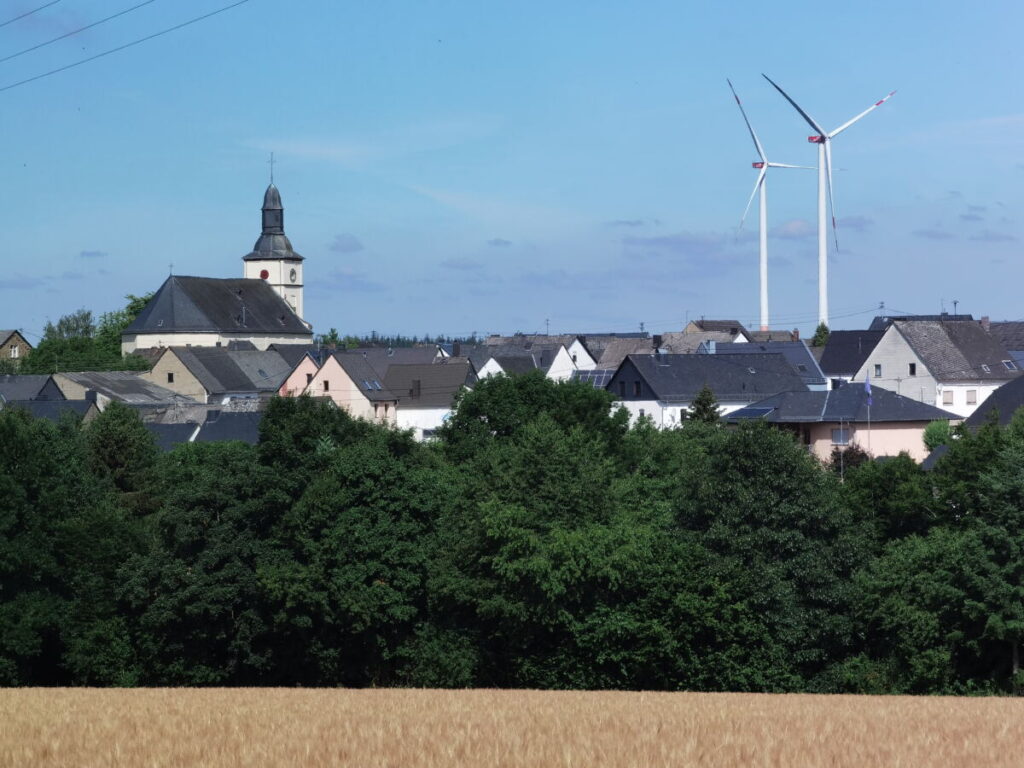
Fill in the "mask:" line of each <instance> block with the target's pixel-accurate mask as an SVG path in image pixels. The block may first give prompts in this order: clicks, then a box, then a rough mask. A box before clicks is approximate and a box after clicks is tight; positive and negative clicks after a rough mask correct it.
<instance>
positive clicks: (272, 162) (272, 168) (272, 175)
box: [267, 152, 274, 184]
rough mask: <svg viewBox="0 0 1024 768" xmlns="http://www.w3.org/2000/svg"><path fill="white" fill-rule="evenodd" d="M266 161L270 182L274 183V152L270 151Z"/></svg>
mask: <svg viewBox="0 0 1024 768" xmlns="http://www.w3.org/2000/svg"><path fill="white" fill-rule="evenodd" d="M267 163H268V164H269V165H270V183H271V184H273V183H274V153H273V152H271V153H270V159H269V160H267Z"/></svg>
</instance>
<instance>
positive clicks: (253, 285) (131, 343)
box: [121, 182, 313, 355]
mask: <svg viewBox="0 0 1024 768" xmlns="http://www.w3.org/2000/svg"><path fill="white" fill-rule="evenodd" d="M303 261H304V258H303V257H302V256H300V255H299V254H298V253H296V252H295V250H293V249H292V244H291V241H290V240H289V239H288V236H287V235H285V233H284V207H283V206H282V205H281V193H280V192H278V190H277V187H275V186H274V184H273V182H271V184H270V186H269V187H267V191H266V193H265V194H264V195H263V232H262V234H260V236H259V239H258V240H256V245H255V246H254V247H253V249H252V251H251V252H250V253H248V254H246V255H245V256H243V257H242V264H243V272H242V275H243V276H242V277H240V278H215V277H186V276H181V275H171V276H170V277H168V278H167V280H165V281H164V284H163V285H161V286H160V289H159V290H158V291H157V292H156V293H155V294H154V296H153V298H152V299H150V300H149V302H148V303H147V304H146V306H145V307H144V308H143V309H142V311H141V312H140V313H139V316H138V317H136V318H135V320H134V321H133V322H132V323H131V324H130V325H129V326H128V327H127V328H125V330H124V332H123V333H122V334H121V353H122V354H126V355H127V354H131V353H133V352H137V351H141V350H147V349H156V348H160V347H173V346H182V347H185V346H196V347H220V346H228V345H229V344H231V343H232V342H235V343H238V342H248V343H251V344H252V345H253V346H255V347H256V349H267V348H268V347H269V346H270V345H271V344H311V343H312V341H313V330H312V326H311V325H310V324H309V323H307V322H305V321H304V320H303V319H302V313H303V303H302V288H303V275H302V267H303V264H302V263H303Z"/></svg>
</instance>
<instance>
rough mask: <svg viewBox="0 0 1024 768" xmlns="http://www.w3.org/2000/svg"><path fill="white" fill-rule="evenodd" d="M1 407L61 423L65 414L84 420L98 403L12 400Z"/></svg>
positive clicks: (88, 401)
mask: <svg viewBox="0 0 1024 768" xmlns="http://www.w3.org/2000/svg"><path fill="white" fill-rule="evenodd" d="M0 407H8V408H21V409H23V410H26V411H28V412H29V413H31V414H32V415H33V416H34V417H35V418H37V419H47V420H49V421H60V419H61V417H62V416H63V415H64V414H65V413H72V414H74V415H75V416H77V417H78V418H82V417H83V416H85V415H86V414H87V413H88V412H89V409H90V408H95V407H96V403H94V402H92V401H90V400H10V401H8V402H7V403H6V404H5V406H0Z"/></svg>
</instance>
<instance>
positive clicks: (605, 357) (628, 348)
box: [596, 336, 654, 368]
mask: <svg viewBox="0 0 1024 768" xmlns="http://www.w3.org/2000/svg"><path fill="white" fill-rule="evenodd" d="M653 343H654V342H653V340H652V339H651V338H650V337H643V336H641V337H639V338H635V337H634V338H623V339H612V340H610V341H609V342H608V343H607V344H606V345H605V347H604V349H603V350H602V351H601V357H600V359H596V362H597V367H598V368H618V367H619V366H620V365H622V361H623V360H625V359H626V358H627V357H629V356H630V355H638V354H643V353H650V352H653V347H652V344H653Z"/></svg>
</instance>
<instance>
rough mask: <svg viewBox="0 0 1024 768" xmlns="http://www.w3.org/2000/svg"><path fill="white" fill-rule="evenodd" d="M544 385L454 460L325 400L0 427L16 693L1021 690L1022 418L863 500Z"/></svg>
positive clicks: (487, 421) (3, 674)
mask: <svg viewBox="0 0 1024 768" xmlns="http://www.w3.org/2000/svg"><path fill="white" fill-rule="evenodd" d="M610 402H611V398H610V396H609V395H608V394H607V393H606V392H603V391H598V390H594V389H591V388H588V387H586V386H585V385H580V384H575V383H557V384H556V383H552V382H550V381H548V380H546V379H545V378H543V377H542V376H540V375H528V376H523V377H518V378H512V379H509V378H504V377H498V378H493V379H488V380H485V381H483V382H481V383H480V384H479V386H478V387H477V388H476V389H475V391H473V392H472V393H469V394H467V395H465V396H464V398H463V400H462V402H461V405H460V407H459V409H458V411H457V414H456V415H455V416H454V417H453V418H452V419H451V420H449V421H448V422H447V423H446V425H445V427H444V428H443V429H442V430H441V433H442V434H441V439H440V440H438V441H437V442H436V443H433V444H429V445H423V444H418V443H416V442H415V441H413V440H412V439H411V438H410V437H408V436H407V435H406V434H403V433H399V432H395V431H392V430H388V429H385V428H381V427H378V426H374V425H371V424H368V423H366V422H362V421H356V420H353V419H351V418H350V417H348V416H347V415H346V413H345V412H343V411H339V410H336V409H334V408H332V407H329V406H328V405H325V404H324V403H322V402H319V401H316V400H311V399H308V398H297V399H279V400H275V401H274V402H272V403H271V405H270V407H269V409H268V411H267V412H266V414H265V417H264V419H263V421H262V424H261V428H260V429H261V440H260V443H259V445H258V446H256V447H252V446H248V445H244V444H240V443H219V444H217V443H213V444H186V445H183V446H180V447H178V448H177V449H175V450H174V451H172V452H170V453H166V454H160V453H159V452H158V451H157V449H156V448H155V447H154V445H153V443H152V440H151V439H150V437H149V434H148V432H146V430H145V429H144V428H143V427H142V425H141V424H140V423H139V421H138V419H137V417H136V415H135V413H134V412H133V411H131V410H129V409H127V408H123V407H118V406H117V405H111V406H110V407H109V408H107V410H106V411H105V412H104V413H103V414H102V415H100V416H99V417H98V418H97V419H95V420H94V421H92V422H91V423H90V424H88V425H86V426H83V427H80V426H79V425H78V424H76V423H75V422H74V421H72V420H69V421H66V422H62V423H60V424H58V425H54V424H52V423H49V422H47V421H43V420H38V421H33V420H32V419H31V418H29V417H28V416H27V415H26V414H24V413H20V412H15V411H13V410H4V411H2V412H0V510H2V511H0V534H2V535H0V682H2V683H3V684H6V685H58V684H59V685H310V686H312V685H344V686H399V685H402V686H442V687H448V686H451V687H462V686H487V687H539V688H641V689H665V690H678V689H688V690H707V691H711V690H734V691H818V692H830V691H833V692H868V693H1009V692H1015V691H1016V689H1017V687H1018V686H1019V684H1020V674H1019V671H1018V644H1019V642H1020V640H1021V637H1022V634H1024V600H1022V584H1024V582H1022V573H1021V571H1022V569H1024V553H1022V551H1021V550H1022V545H1024V525H1022V522H1024V521H1022V519H1021V518H1022V515H1024V421H1021V420H1018V421H1016V422H1014V424H1013V425H1012V426H1011V427H1009V428H1007V429H1005V430H1001V429H999V428H998V427H996V426H994V425H988V426H985V427H983V428H982V429H981V430H980V431H978V432H977V433H976V434H971V433H969V432H961V433H960V434H959V435H958V436H957V438H956V439H954V440H952V441H951V444H950V447H949V450H948V453H947V455H946V456H945V458H943V459H942V461H941V462H940V463H939V465H938V467H937V468H936V469H935V470H934V471H933V472H930V473H924V472H922V471H921V470H920V469H919V468H918V467H917V466H916V465H915V464H914V463H913V462H912V461H911V460H909V459H908V458H906V457H902V458H897V459H892V460H889V461H885V462H864V463H861V464H860V465H858V466H853V467H851V466H850V465H849V463H846V462H844V466H843V477H842V479H841V478H840V475H839V473H838V472H837V471H833V470H832V468H831V467H828V466H822V465H821V464H820V463H819V462H817V461H816V460H815V459H814V458H813V457H811V456H810V455H809V454H808V453H807V452H806V451H805V450H804V449H802V448H801V447H800V446H799V445H798V444H797V443H796V442H795V441H794V440H793V439H792V438H791V437H790V436H789V435H788V434H786V433H784V432H781V431H778V430H775V429H772V428H770V427H768V426H766V425H760V424H756V425H746V426H743V427H741V428H738V429H726V428H723V427H721V426H719V425H717V424H708V423H704V422H701V421H695V422H693V423H689V424H687V425H686V427H685V428H683V429H680V430H666V431H659V430H655V429H653V428H651V427H650V426H649V425H643V424H642V425H640V426H638V427H634V428H630V427H629V426H628V422H627V419H626V417H625V414H624V413H623V412H621V411H620V412H618V413H614V414H612V413H610V410H609V406H610Z"/></svg>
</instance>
